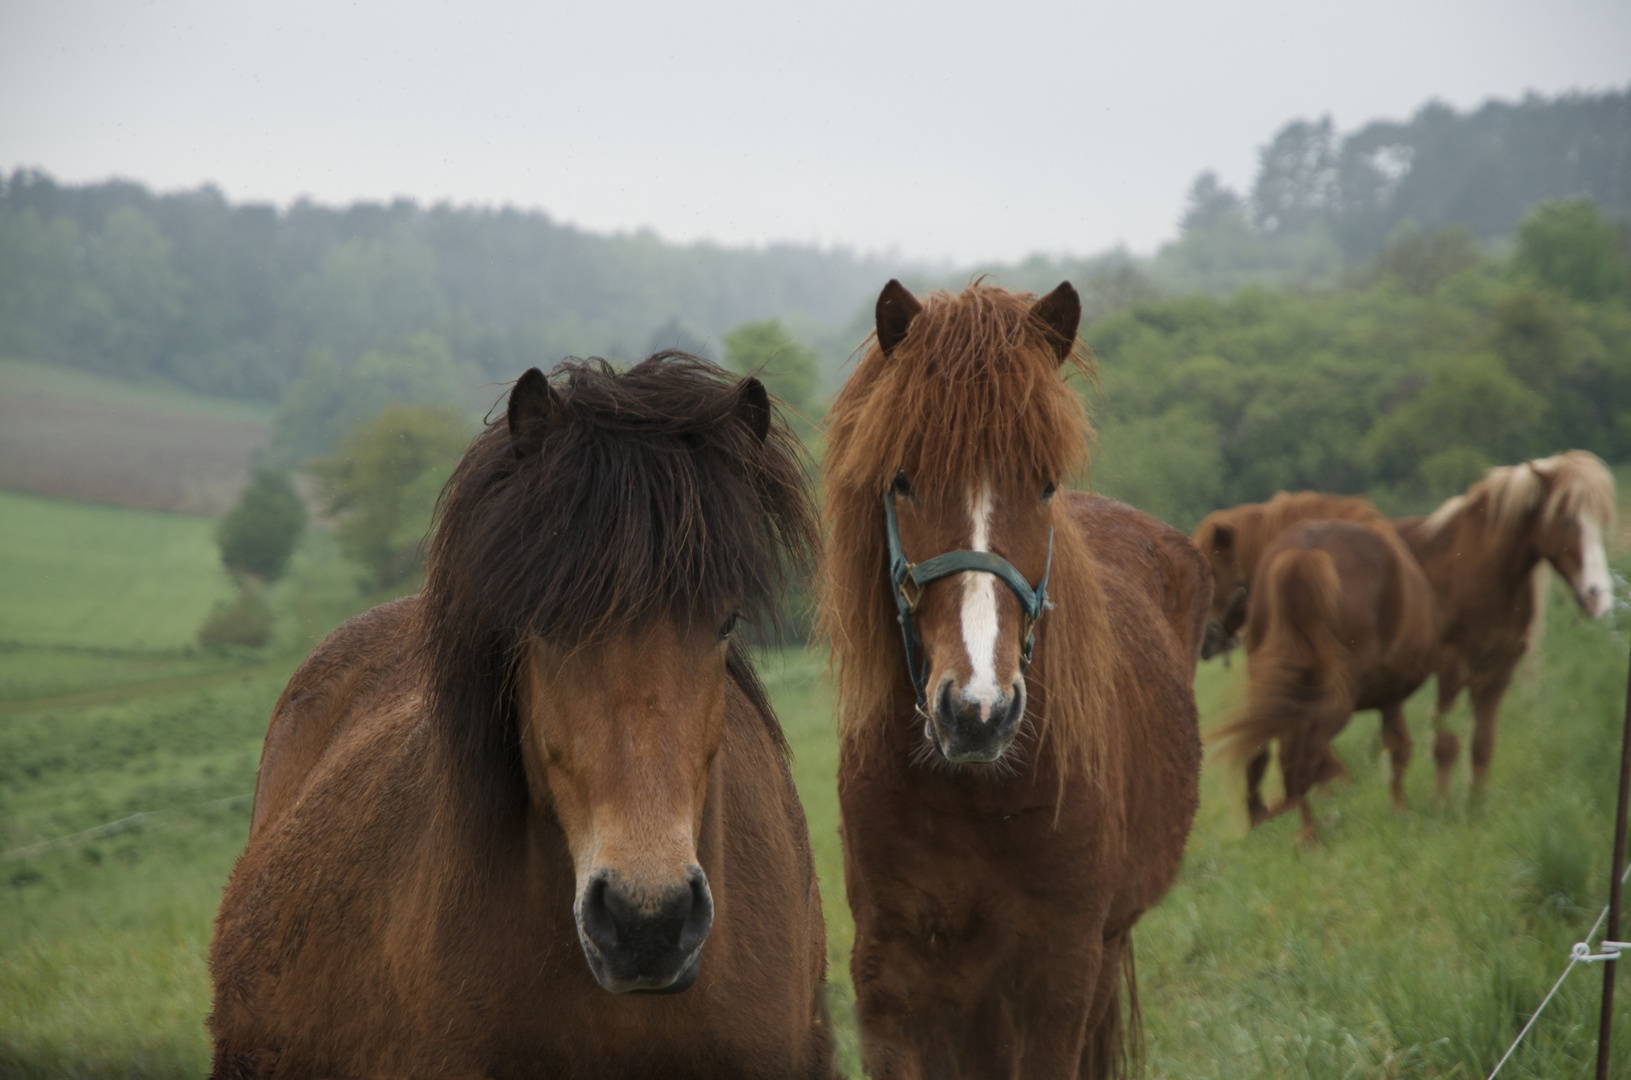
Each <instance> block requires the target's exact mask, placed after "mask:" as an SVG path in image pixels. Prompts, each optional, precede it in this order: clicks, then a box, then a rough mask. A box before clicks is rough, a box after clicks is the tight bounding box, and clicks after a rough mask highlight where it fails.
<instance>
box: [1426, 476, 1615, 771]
mask: <svg viewBox="0 0 1631 1080" xmlns="http://www.w3.org/2000/svg"><path fill="white" fill-rule="evenodd" d="M1613 525H1614V477H1613V475H1612V474H1610V473H1609V471H1608V468H1607V467H1606V466H1605V465H1604V464H1603V463H1602V461H1601V460H1600V459H1599V458H1598V457H1597V456H1596V455H1594V454H1591V453H1588V452H1587V451H1584V450H1570V451H1568V452H1567V453H1563V454H1558V455H1556V456H1555V457H1549V458H1541V459H1538V460H1535V461H1525V462H1521V463H1519V464H1517V465H1509V466H1503V467H1501V468H1495V469H1491V470H1489V472H1488V474H1487V475H1485V477H1484V478H1483V479H1482V480H1480V481H1478V482H1477V483H1476V484H1474V485H1473V486H1472V487H1470V488H1468V489H1467V491H1466V493H1465V494H1463V495H1456V496H1454V497H1452V498H1450V499H1448V500H1447V501H1446V502H1445V503H1444V504H1443V505H1442V506H1440V507H1439V508H1438V509H1437V510H1435V511H1433V513H1432V514H1431V515H1429V516H1428V517H1426V518H1404V519H1401V520H1400V521H1399V522H1398V528H1399V535H1400V536H1402V537H1403V538H1404V541H1405V543H1407V544H1409V545H1410V548H1411V550H1412V551H1413V552H1415V555H1416V559H1417V561H1419V562H1420V563H1421V567H1422V569H1423V570H1424V571H1425V572H1426V574H1427V578H1428V580H1429V581H1431V582H1432V587H1433V595H1434V597H1435V599H1436V600H1437V602H1438V607H1439V613H1440V619H1441V620H1442V622H1443V627H1444V633H1443V638H1442V640H1441V642H1440V645H1439V649H1438V655H1437V658H1436V660H1435V662H1434V669H1435V671H1436V672H1437V674H1438V705H1437V708H1436V709H1435V710H1434V713H1433V729H1434V731H1435V733H1436V734H1435V737H1434V744H1433V758H1434V760H1435V762H1436V764H1437V766H1438V778H1437V783H1438V795H1439V798H1440V799H1441V800H1442V799H1445V798H1447V797H1448V796H1449V790H1450V772H1451V769H1452V768H1453V767H1454V766H1455V761H1456V758H1457V757H1459V756H1460V752H1461V740H1460V739H1459V738H1457V737H1456V734H1455V733H1454V732H1453V731H1451V730H1449V727H1448V724H1447V721H1446V714H1448V713H1449V711H1450V708H1451V706H1453V705H1454V704H1455V699H1456V697H1457V695H1459V694H1460V693H1461V690H1462V688H1463V687H1465V688H1466V689H1467V691H1468V696H1469V697H1470V698H1471V699H1472V711H1473V735H1472V789H1473V793H1474V796H1475V797H1477V796H1481V795H1482V793H1483V791H1484V786H1485V784H1486V783H1487V781H1488V779H1489V761H1490V758H1491V756H1493V754H1494V752H1495V717H1496V713H1497V711H1498V710H1499V709H1500V707H1501V698H1502V696H1503V695H1504V694H1505V693H1506V688H1507V685H1508V684H1509V683H1510V682H1511V681H1512V672H1513V671H1514V669H1516V668H1517V666H1518V661H1519V660H1521V659H1523V655H1524V653H1525V652H1527V651H1528V650H1529V646H1530V643H1531V640H1532V638H1533V637H1534V636H1535V634H1536V632H1537V631H1538V630H1539V628H1540V626H1541V620H1542V617H1543V616H1544V602H1545V596H1546V586H1547V583H1548V580H1549V575H1548V574H1547V566H1548V565H1550V566H1552V567H1555V568H1556V569H1557V572H1558V573H1559V574H1561V575H1562V576H1563V578H1564V580H1565V581H1567V582H1568V583H1569V588H1570V589H1571V590H1573V592H1574V596H1575V600H1576V602H1577V603H1578V604H1579V605H1580V609H1581V610H1582V611H1583V612H1585V614H1587V615H1589V616H1593V617H1595V616H1599V615H1602V614H1604V613H1606V612H1607V611H1608V610H1609V608H1610V607H1612V605H1613V589H1614V586H1613V581H1612V580H1611V579H1610V577H1609V573H1608V559H1607V556H1606V554H1605V552H1604V550H1603V537H1604V536H1606V535H1607V534H1608V533H1609V531H1610V530H1611V529H1612V528H1613Z"/></svg>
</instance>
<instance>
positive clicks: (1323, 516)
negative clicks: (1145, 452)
mask: <svg viewBox="0 0 1631 1080" xmlns="http://www.w3.org/2000/svg"><path fill="white" fill-rule="evenodd" d="M1381 517H1382V512H1381V511H1380V510H1378V509H1376V507H1374V506H1372V505H1371V504H1370V502H1369V501H1368V500H1366V499H1359V498H1354V497H1352V496H1348V495H1326V494H1324V493H1322V492H1318V491H1298V492H1285V491H1282V492H1280V493H1279V494H1278V495H1276V496H1275V497H1274V498H1272V499H1270V500H1269V501H1268V502H1260V503H1242V504H1241V505H1239V506H1233V507H1230V508H1229V509H1227V510H1214V511H1213V512H1212V513H1210V514H1208V515H1206V517H1205V518H1204V519H1203V520H1202V521H1201V523H1200V525H1199V527H1197V528H1196V529H1195V546H1196V547H1197V548H1199V549H1200V552H1201V554H1202V555H1204V556H1206V561H1207V563H1208V564H1210V565H1211V567H1212V614H1211V618H1210V619H1208V620H1207V624H1206V641H1205V643H1204V644H1203V645H1202V646H1201V659H1203V660H1210V659H1211V658H1212V657H1214V656H1217V655H1219V654H1221V653H1225V652H1227V651H1228V650H1229V649H1232V648H1234V646H1235V644H1236V639H1237V637H1238V636H1239V634H1240V628H1241V627H1243V626H1245V625H1246V599H1247V596H1248V595H1249V593H1250V590H1251V582H1252V575H1253V574H1255V573H1256V572H1257V565H1258V561H1259V560H1260V559H1261V558H1262V556H1263V549H1264V548H1266V547H1268V545H1269V544H1270V543H1272V542H1273V540H1274V538H1275V537H1277V536H1279V535H1280V533H1281V532H1283V531H1284V530H1285V529H1286V528H1287V527H1288V526H1290V525H1294V524H1296V523H1297V522H1299V521H1310V520H1320V521H1325V520H1342V521H1378V520H1380V519H1381Z"/></svg>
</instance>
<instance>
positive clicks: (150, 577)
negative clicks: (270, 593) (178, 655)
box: [0, 492, 234, 652]
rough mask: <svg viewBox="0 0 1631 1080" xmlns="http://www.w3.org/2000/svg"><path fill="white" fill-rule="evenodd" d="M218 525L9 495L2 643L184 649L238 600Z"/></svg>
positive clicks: (5, 499) (1, 514) (0, 543)
mask: <svg viewBox="0 0 1631 1080" xmlns="http://www.w3.org/2000/svg"><path fill="white" fill-rule="evenodd" d="M214 535H215V522H214V521H212V520H210V519H209V518H201V517H190V516H187V515H183V514H166V513H162V512H159V511H144V510H126V509H122V508H117V507H105V506H91V505H87V504H84V503H70V502H64V501H62V500H59V499H49V498H45V497H44V496H40V495H23V494H18V493H15V492H0V596H3V597H5V603H4V604H0V642H5V643H7V644H10V645H14V646H15V645H34V646H55V647H58V648H62V647H69V648H77V649H125V650H141V651H146V652H161V651H166V650H169V651H174V650H179V649H185V648H187V647H188V646H190V645H191V644H192V643H193V639H194V637H195V635H196V634H197V633H198V626H199V624H200V623H201V622H203V621H204V617H205V616H206V615H208V614H209V611H210V608H211V607H212V606H214V605H215V604H216V603H217V602H218V601H222V600H226V599H228V598H230V597H231V596H232V595H233V592H234V586H233V583H232V579H231V577H230V576H229V575H228V574H227V572H226V570H225V568H223V567H222V566H221V562H220V558H219V557H218V555H217V554H216V549H215V539H214Z"/></svg>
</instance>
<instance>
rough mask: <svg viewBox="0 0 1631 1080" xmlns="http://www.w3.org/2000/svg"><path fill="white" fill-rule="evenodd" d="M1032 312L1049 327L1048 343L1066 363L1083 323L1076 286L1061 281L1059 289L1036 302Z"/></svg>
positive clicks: (1060, 359) (1080, 301)
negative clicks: (1077, 332)
mask: <svg viewBox="0 0 1631 1080" xmlns="http://www.w3.org/2000/svg"><path fill="white" fill-rule="evenodd" d="M1031 314H1032V315H1034V316H1036V318H1037V319H1038V320H1039V321H1040V322H1041V323H1042V325H1043V326H1044V327H1045V328H1046V329H1047V331H1048V344H1050V345H1052V346H1053V351H1054V352H1055V353H1056V354H1058V356H1059V362H1060V363H1061V364H1062V363H1064V362H1065V358H1066V357H1068V356H1069V355H1070V351H1071V350H1072V349H1074V348H1075V347H1076V331H1077V329H1078V328H1079V327H1080V326H1081V325H1082V298H1081V297H1080V296H1078V295H1077V294H1076V289H1075V287H1074V286H1072V285H1071V283H1070V282H1068V281H1061V282H1060V283H1059V287H1058V288H1057V289H1055V290H1053V291H1052V292H1051V293H1049V294H1048V295H1046V296H1044V297H1043V298H1042V299H1040V300H1038V301H1037V302H1036V304H1035V305H1034V306H1033V307H1032V308H1031Z"/></svg>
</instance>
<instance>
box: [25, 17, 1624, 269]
mask: <svg viewBox="0 0 1631 1080" xmlns="http://www.w3.org/2000/svg"><path fill="white" fill-rule="evenodd" d="M1628 83H1631V3H1628V2H1627V0H1612V2H1591V0H1448V2H1435V0H1372V2H1370V3H1365V4H1352V3H1344V4H1336V3H1316V2H1310V0H1236V2H1234V3H1230V4H1223V3H1204V2H1199V0H1169V2H1162V0H1156V2H1151V0H1143V2H1133V3H1128V2H1125V0H1120V2H1116V3H1091V4H1090V3H1054V4H1041V3H1029V2H1015V0H1008V2H1001V3H998V2H992V0H982V2H979V3H963V2H960V0H956V2H954V0H943V2H939V3H933V4H889V3H882V2H878V0H860V2H854V0H823V2H821V3H800V4H796V5H794V4H778V3H774V2H770V0H759V2H754V3H743V4H729V3H716V2H712V0H689V2H686V3H613V2H607V0H588V2H584V0H580V2H577V3H572V4H551V3H542V4H538V3H529V4H497V3H477V2H473V0H462V2H460V3H453V4H436V3H422V2H416V0H398V2H395V3H390V4H381V3H359V4H341V3H338V2H335V0H328V2H323V3H307V2H289V0H280V2H278V3H270V4H261V5H257V6H255V7H253V8H252V7H250V6H249V5H242V4H223V3H219V2H211V3H184V2H179V0H160V2H155V3H145V4H137V3H134V2H129V0H127V2H120V3H112V2H103V3H80V2H72V0H51V2H44V3H18V2H16V0H0V168H4V169H5V170H6V171H7V172H8V173H9V172H10V170H11V169H13V168H15V167H17V166H36V167H39V168H43V169H45V170H46V171H47V172H49V173H51V174H52V175H54V176H56V177H57V178H58V179H60V180H64V181H87V180H98V179H103V178H106V177H111V176H120V177H126V178H130V179H134V180H139V181H142V182H144V183H147V184H149V185H153V186H156V187H157V188H159V189H163V190H172V189H176V188H185V187H196V186H198V185H199V184H202V183H205V182H213V183H216V184H218V185H219V186H220V187H221V188H222V189H223V190H224V191H225V192H226V194H227V195H228V197H230V198H232V199H235V200H246V199H253V200H268V201H273V202H277V203H280V204H287V203H288V202H290V201H291V200H293V199H294V198H296V197H298V196H301V195H307V196H310V197H312V198H314V199H316V200H318V201H321V202H327V203H339V202H348V201H351V200H355V199H375V200H378V199H389V198H391V197H393V196H397V195H406V196H411V197H413V198H415V199H418V200H421V201H437V200H444V199H445V200H452V201H454V202H457V203H483V204H501V203H510V204H514V205H518V206H524V207H529V208H537V209H542V210H545V211H547V212H548V213H549V214H551V215H552V216H553V217H554V218H555V219H556V220H559V221H566V222H572V223H576V224H578V225H581V226H583V227H585V228H589V229H595V230H601V231H610V230H630V229H637V228H642V227H649V228H652V229H655V230H656V231H657V232H658V233H659V234H661V235H662V236H664V237H666V238H670V239H675V240H690V239H699V238H706V239H712V240H717V241H721V242H724V243H728V244H759V243H765V242H769V241H775V240H793V241H815V242H818V243H821V244H824V245H830V244H843V245H848V246H851V247H854V248H857V249H860V250H862V251H872V252H893V253H895V254H897V255H898V256H901V257H904V258H910V259H934V260H939V259H946V258H950V259H954V260H956V261H958V262H959V263H967V262H972V261H975V260H988V259H1009V258H1016V257H1019V256H1021V255H1024V254H1026V253H1029V252H1033V251H1044V252H1048V253H1052V254H1059V253H1070V254H1088V253H1092V252H1097V251H1100V250H1102V249H1105V248H1107V247H1110V246H1113V245H1116V244H1124V245H1126V246H1128V247H1130V248H1132V249H1133V250H1135V251H1140V252H1148V251H1152V250H1153V249H1154V248H1155V247H1157V246H1158V245H1159V244H1160V243H1161V242H1162V241H1164V240H1167V239H1170V238H1171V237H1172V236H1173V234H1174V233H1175V231H1176V225H1177V220H1178V217H1179V215H1180V213H1181V212H1182V209H1183V199H1184V194H1185V192H1186V190H1187V189H1188V186H1189V183H1190V181H1191V180H1192V179H1193V178H1194V176H1195V175H1196V174H1197V173H1198V172H1200V171H1201V170H1203V169H1208V168H1211V169H1215V170H1216V171H1217V172H1218V173H1219V174H1220V175H1221V176H1222V177H1223V179H1224V180H1225V182H1227V183H1229V184H1231V185H1233V186H1235V187H1237V188H1245V187H1246V186H1247V185H1248V184H1249V182H1250V180H1251V177H1252V174H1253V172H1254V170H1255V167H1256V158H1257V152H1258V149H1259V148H1260V147H1261V146H1262V145H1263V144H1264V143H1266V142H1267V141H1268V139H1269V138H1270V137H1271V136H1272V135H1273V133H1274V132H1275V131H1276V130H1277V129H1278V128H1279V127H1280V126H1281V125H1282V124H1283V123H1285V122H1286V121H1287V120H1290V119H1293V118H1296V117H1308V118H1313V117H1317V116H1320V115H1322V114H1326V113H1329V114H1330V115H1331V116H1332V117H1333V118H1334V119H1335V121H1336V124H1337V126H1338V128H1339V129H1340V130H1342V131H1351V130H1353V129H1354V128H1356V127H1358V126H1360V125H1361V124H1363V123H1365V122H1366V121H1368V120H1372V119H1377V118H1395V119H1404V118H1407V117H1408V116H1410V115H1411V114H1412V113H1414V112H1415V110H1416V109H1417V108H1419V107H1420V106H1421V105H1422V104H1423V103H1424V102H1425V101H1427V100H1428V99H1432V98H1437V99H1439V100H1441V101H1444V102H1447V103H1449V104H1451V105H1454V106H1456V107H1458V108H1463V109H1464V108H1467V107H1469V106H1474V105H1477V104H1478V103H1480V102H1482V101H1484V100H1486V99H1488V98H1491V97H1496V98H1501V99H1505V100H1516V99H1518V98H1519V97H1521V96H1522V95H1523V94H1524V93H1525V92H1526V91H1531V90H1532V91H1537V92H1540V93H1542V94H1547V95H1553V94H1557V93H1560V92H1564V91H1568V90H1606V89H1618V88H1623V87H1625V86H1626V85H1627V84H1628Z"/></svg>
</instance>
